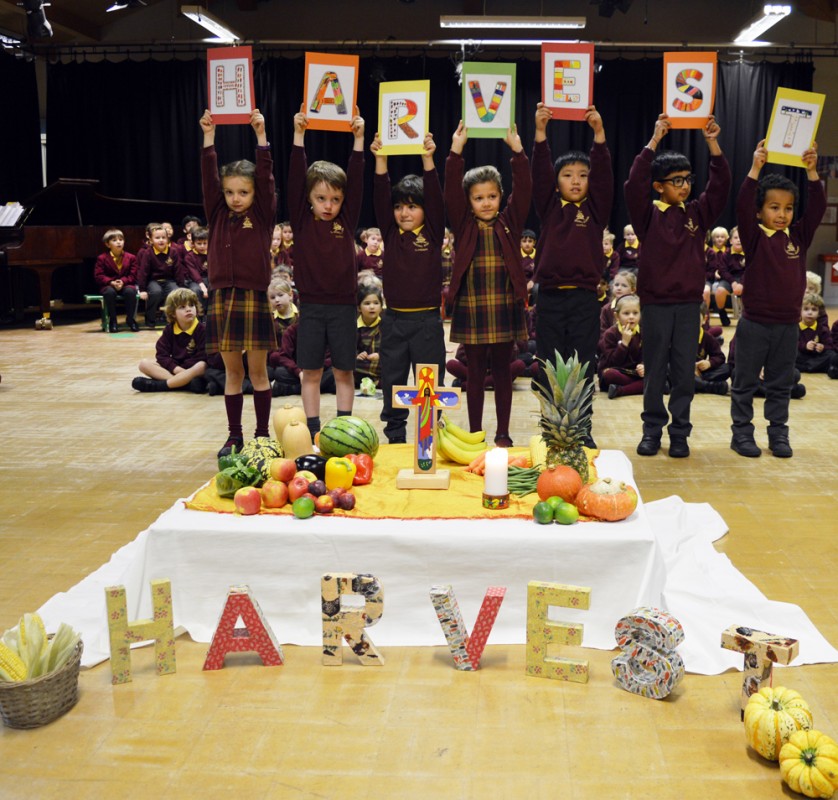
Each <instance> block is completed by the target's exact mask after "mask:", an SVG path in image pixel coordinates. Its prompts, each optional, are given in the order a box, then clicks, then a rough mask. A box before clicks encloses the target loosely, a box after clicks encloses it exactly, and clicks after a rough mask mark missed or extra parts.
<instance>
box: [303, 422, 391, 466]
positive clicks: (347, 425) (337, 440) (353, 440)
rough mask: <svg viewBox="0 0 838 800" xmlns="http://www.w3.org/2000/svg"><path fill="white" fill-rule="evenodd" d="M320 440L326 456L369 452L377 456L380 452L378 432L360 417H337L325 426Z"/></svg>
mask: <svg viewBox="0 0 838 800" xmlns="http://www.w3.org/2000/svg"><path fill="white" fill-rule="evenodd" d="M318 442H319V447H320V452H321V453H322V454H323V455H324V456H345V455H348V454H349V453H368V454H369V455H371V456H372V457H373V458H375V456H376V454H377V453H378V434H377V433H376V432H375V429H374V428H373V427H372V425H370V424H369V422H367V421H366V420H364V419H361V418H360V417H352V416H346V417H335V419H333V420H331V421H330V422H327V423H326V424H325V425H324V426H323V428H322V429H321V431H320V438H319V440H318Z"/></svg>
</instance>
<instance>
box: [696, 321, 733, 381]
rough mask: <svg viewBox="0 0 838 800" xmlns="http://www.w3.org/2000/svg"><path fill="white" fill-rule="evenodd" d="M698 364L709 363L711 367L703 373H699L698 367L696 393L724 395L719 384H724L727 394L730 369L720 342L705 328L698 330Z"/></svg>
mask: <svg viewBox="0 0 838 800" xmlns="http://www.w3.org/2000/svg"><path fill="white" fill-rule="evenodd" d="M695 360H696V364H697V363H698V362H699V361H705V360H706V361H709V362H710V366H709V367H708V368H707V369H706V370H704V371H703V372H699V370H698V367H697V366H696V373H695V391H696V393H708V392H709V393H711V394H713V393H716V394H722V393H723V392H721V391H720V389H721V388H722V387H720V386H719V385H718V384H724V387H723V388H724V393H725V394H726V393H727V379H728V377H730V368H729V367H728V365H727V363H726V361H725V354H724V353H723V352H722V348H721V345H720V344H719V340H718V339H717V338H716V337H715V336H713V335H711V334H709V333H706V332H705V331H704V329H703V328H699V329H698V349H697V350H696V354H695Z"/></svg>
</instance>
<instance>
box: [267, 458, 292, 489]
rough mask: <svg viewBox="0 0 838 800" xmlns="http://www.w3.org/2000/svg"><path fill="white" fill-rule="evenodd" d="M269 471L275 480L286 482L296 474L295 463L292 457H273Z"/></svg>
mask: <svg viewBox="0 0 838 800" xmlns="http://www.w3.org/2000/svg"><path fill="white" fill-rule="evenodd" d="M270 472H271V477H272V478H273V479H274V480H275V481H282V482H283V483H288V481H290V480H291V478H293V477H294V475H295V474H296V472H297V465H296V464H295V463H294V459H293V458H275V459H274V460H273V461H271V466H270Z"/></svg>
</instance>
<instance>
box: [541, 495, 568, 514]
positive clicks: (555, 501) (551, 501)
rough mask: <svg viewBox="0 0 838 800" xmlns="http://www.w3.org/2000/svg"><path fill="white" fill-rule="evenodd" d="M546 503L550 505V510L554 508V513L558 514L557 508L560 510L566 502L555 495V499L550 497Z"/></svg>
mask: <svg viewBox="0 0 838 800" xmlns="http://www.w3.org/2000/svg"><path fill="white" fill-rule="evenodd" d="M544 502H545V503H547V505H548V506H550V508H552V509H553V513H554V514H555V513H556V509H557V508H558V507H559V506H560V505H561V504H562V503H564V500H562V498H561V497H557V496H556V495H553V497H548V498H547V499H546V500H545V501H544Z"/></svg>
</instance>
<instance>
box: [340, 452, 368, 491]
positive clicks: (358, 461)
mask: <svg viewBox="0 0 838 800" xmlns="http://www.w3.org/2000/svg"><path fill="white" fill-rule="evenodd" d="M346 457H347V458H348V459H349V460H350V461H351V462H352V463H353V464H354V465H355V467H356V469H355V477H354V478H353V479H352V485H353V486H363V485H364V484H367V483H370V482H371V481H372V456H371V455H370V454H369V453H352V454H350V455H348V456H346Z"/></svg>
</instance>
